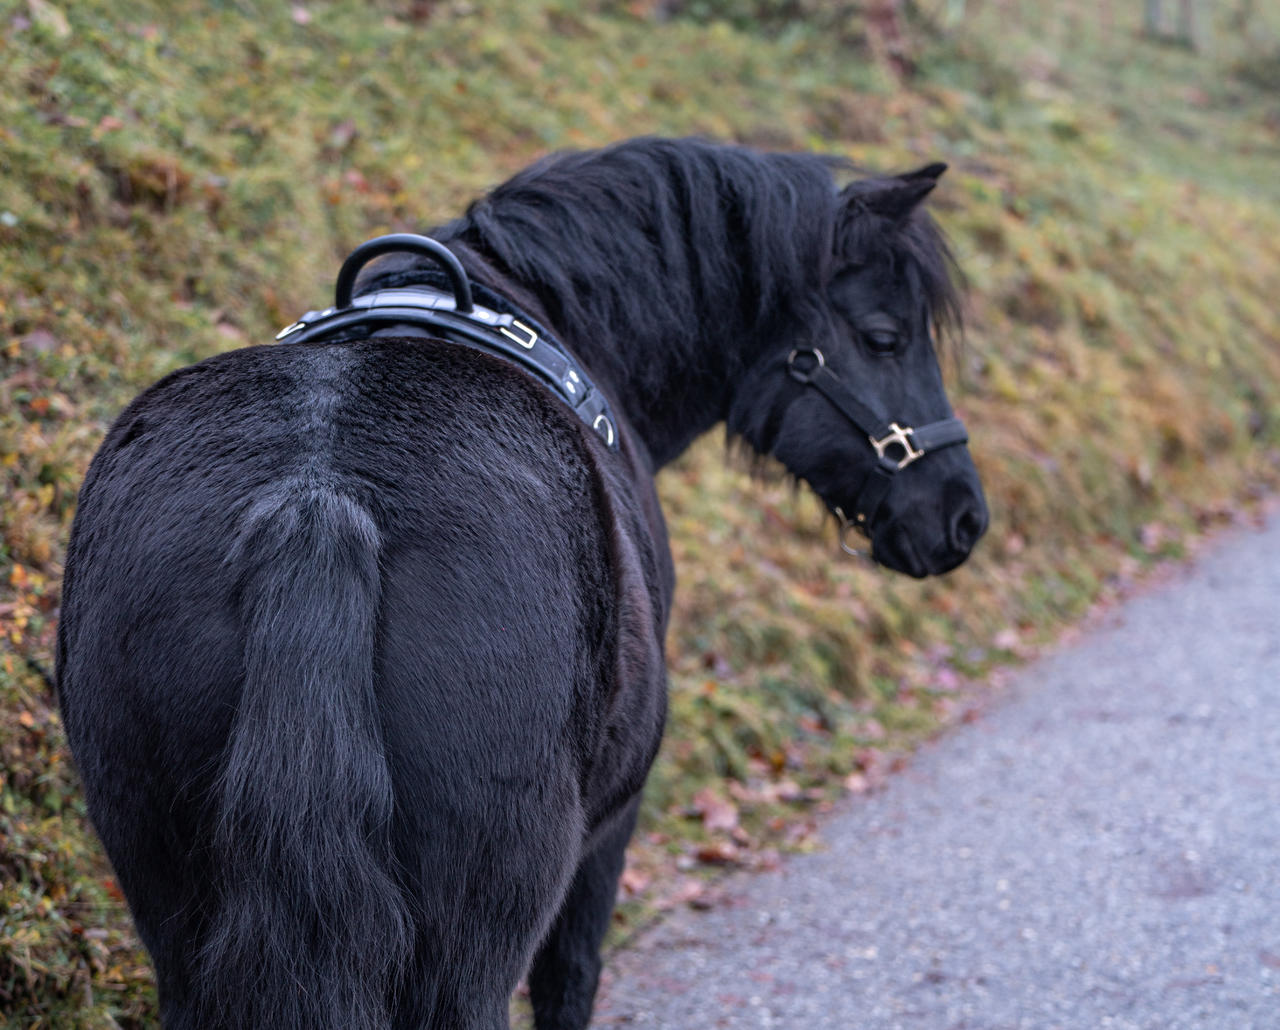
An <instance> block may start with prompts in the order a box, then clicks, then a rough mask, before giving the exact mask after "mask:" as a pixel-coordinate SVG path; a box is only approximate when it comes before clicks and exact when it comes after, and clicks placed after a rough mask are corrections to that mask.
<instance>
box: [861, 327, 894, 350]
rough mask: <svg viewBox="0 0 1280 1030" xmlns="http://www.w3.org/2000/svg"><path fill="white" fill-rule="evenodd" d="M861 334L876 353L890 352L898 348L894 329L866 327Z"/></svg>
mask: <svg viewBox="0 0 1280 1030" xmlns="http://www.w3.org/2000/svg"><path fill="white" fill-rule="evenodd" d="M863 336H864V337H865V338H866V341H867V344H868V345H869V346H870V347H871V349H872V350H873V351H875V352H876V353H877V354H892V353H893V352H894V351H896V350H897V349H898V340H899V336H898V333H897V330H895V329H883V328H877V329H868V330H867V331H866V332H865V333H864V334H863Z"/></svg>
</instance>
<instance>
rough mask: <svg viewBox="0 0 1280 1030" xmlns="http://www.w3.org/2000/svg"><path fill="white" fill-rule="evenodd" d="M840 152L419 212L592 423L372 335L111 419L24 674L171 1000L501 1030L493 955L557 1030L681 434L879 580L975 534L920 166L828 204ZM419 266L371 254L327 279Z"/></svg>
mask: <svg viewBox="0 0 1280 1030" xmlns="http://www.w3.org/2000/svg"><path fill="white" fill-rule="evenodd" d="M834 164H835V163H834V162H832V161H831V160H829V159H825V158H821V157H811V156H797V155H784V154H761V153H756V152H753V151H751V150H748V149H743V148H738V147H729V146H717V145H713V144H710V143H706V142H701V141H688V140H684V141H669V140H639V141H634V142H630V143H625V144H622V145H619V146H615V147H612V148H609V149H606V150H601V151H596V152H590V153H581V154H569V155H560V156H555V157H551V158H548V159H547V160H544V161H542V162H541V163H539V164H537V165H535V166H534V167H532V168H530V169H528V170H527V171H525V172H523V173H521V174H520V175H517V176H516V177H515V178H514V179H512V180H511V181H510V182H508V183H506V184H505V185H503V186H500V187H498V188H497V189H496V190H494V191H493V192H492V193H491V194H489V195H488V196H487V197H485V198H484V199H482V200H480V201H478V202H476V203H475V204H474V205H473V206H472V207H471V209H470V210H469V211H468V213H467V214H466V216H465V217H463V218H462V219H460V220H458V221H456V222H454V223H452V224H449V225H447V226H444V227H443V228H441V229H439V230H437V231H436V232H435V233H433V235H434V237H435V238H436V239H437V240H439V241H442V242H443V243H445V244H447V246H448V248H449V249H450V250H451V251H452V252H453V254H455V255H456V256H457V257H458V258H460V259H461V262H462V264H463V265H464V266H465V268H466V270H467V272H468V273H469V275H470V277H471V278H472V279H474V280H475V281H476V283H477V284H478V285H479V286H480V287H487V291H486V292H485V293H483V294H482V297H490V298H492V303H493V304H494V305H505V306H506V307H507V310H508V312H516V313H518V314H519V315H520V316H521V318H522V319H523V320H524V322H523V323H522V324H524V325H525V328H526V329H527V328H528V326H530V325H535V326H539V327H545V328H544V330H543V331H546V330H549V331H550V333H551V334H552V335H554V336H555V337H558V339H559V341H560V343H561V345H562V346H563V348H564V352H565V353H566V354H569V355H572V356H573V357H574V358H576V361H577V363H578V364H577V367H579V368H580V369H581V370H583V372H584V373H585V376H586V377H587V378H588V379H589V380H590V381H592V382H593V383H594V385H595V387H596V389H598V390H599V391H600V395H601V397H602V398H603V399H604V400H606V401H607V404H608V408H609V410H610V412H611V413H612V421H613V423H616V436H615V435H614V434H613V433H612V432H609V433H605V432H601V431H599V430H601V425H600V424H599V423H598V422H597V424H596V426H595V429H596V430H597V431H593V429H592V426H591V425H589V424H588V423H586V422H584V421H583V420H581V419H580V418H578V417H576V415H575V412H574V411H573V410H572V409H571V408H570V407H569V405H568V404H566V403H565V402H564V401H563V400H562V399H561V398H560V397H558V396H556V395H555V394H554V393H553V392H552V391H551V390H550V389H548V388H547V386H546V385H545V384H544V383H543V382H541V381H539V379H538V378H537V377H535V376H533V375H530V374H529V372H527V371H526V370H525V369H524V368H522V367H521V366H519V365H518V364H516V363H513V362H511V361H508V360H505V359H504V358H502V357H500V356H494V355H493V354H490V353H485V352H482V351H481V350H477V349H475V348H473V347H469V346H463V345H460V344H459V343H456V342H445V341H442V340H437V339H423V338H421V335H420V334H419V335H416V336H415V335H407V334H397V333H395V332H394V331H393V332H390V333H387V332H381V333H377V334H373V335H368V334H365V335H364V336H363V338H358V339H357V338H332V337H331V338H328V339H323V340H316V341H312V342H303V343H298V344H294V345H291V346H283V345H280V346H265V347H250V348H247V349H244V350H238V351H233V352H231V353H227V354H222V355H219V356H217V357H214V358H211V359H209V360H207V361H203V362H201V363H200V364H198V365H194V366H192V367H190V368H185V369H182V370H181V371H178V372H175V373H174V374H172V375H170V376H168V377H166V378H165V379H163V380H162V381H160V382H159V383H157V384H156V385H155V386H153V387H151V388H150V389H149V390H147V391H146V392H145V393H144V394H142V396H140V397H139V398H138V399H137V400H136V401H134V403H133V404H132V405H130V407H129V408H128V409H127V410H126V411H125V412H124V413H123V414H122V415H121V416H120V418H119V419H118V420H117V422H116V423H115V425H114V426H113V427H112V429H111V431H110V432H109V434H108V435H107V438H106V440H105V441H104V443H103V445H102V448H101V450H100V451H99V452H98V454H97V456H96V458H95V459H94V462H93V465H92V467H91V468H90V470H89V473H88V476H87V477H86V479H85V483H84V488H83V490H82V491H81V495H80V508H79V512H78V514H77V517H76V522H75V527H74V530H73V532H72V538H71V545H70V550H69V553H68V557H67V566H66V582H65V587H64V601H63V609H62V622H61V625H60V627H59V638H58V662H59V689H60V696H61V703H62V708H63V713H64V717H65V722H66V727H67V732H68V734H69V736H70V740H71V744H72V748H73V750H74V753H75V757H76V761H77V763H78V765H79V768H80V771H81V773H82V774H83V777H84V782H85V789H86V792H87V794H88V801H89V810H90V813H91V815H92V817H93V821H94V823H95V825H96V827H97V830H98V832H99V833H100V834H101V836H102V840H103V842H104V844H105V845H106V849H107V852H108V854H109V856H110V858H111V861H112V863H113V864H114V866H115V869H116V872H117V874H118V876H119V880H120V883H121V886H122V887H123V889H124V891H125V894H126V895H127V897H128V899H129V904H130V907H131V909H132V912H133V916H134V919H135V921H136V923H137V925H138V929H139V931H140V933H141V935H142V939H143V941H144V943H145V944H146V946H147V949H148V950H149V951H150V953H151V956H152V958H153V959H154V961H155V966H156V972H157V975H158V979H159V985H160V999H161V1008H162V1016H163V1019H164V1022H165V1025H166V1026H167V1027H169V1028H171V1030H177V1028H197V1027H198V1028H202V1030H214V1028H245V1030H248V1028H255V1030H262V1028H273V1030H275V1028H320V1027H324V1028H330V1027H343V1028H344V1030H372V1028H397V1030H401V1028H403V1030H408V1028H428V1027H429V1028H439V1030H497V1028H500V1027H506V1026H507V1025H508V1017H507V1007H508V1000H509V996H510V993H511V991H512V989H513V987H514V986H515V984H516V983H517V981H518V980H519V978H520V976H521V975H522V974H524V973H526V972H527V973H528V977H529V985H530V990H531V992H532V997H533V1005H534V1010H535V1012H536V1016H537V1025H538V1027H539V1030H549V1028H582V1027H585V1026H586V1025H587V1023H588V1021H589V1018H590V1012H591V1005H592V1000H593V996H594V993H595V989H596V982H597V978H598V974H599V969H600V962H599V957H598V949H599V944H600V940H601V938H602V936H603V934H604V932H605V929H606V926H607V924H608V922H609V917H610V911H611V909H612V906H613V901H614V892H615V887H616V883H617V879H618V875H619V872H620V870H621V868H622V863H623V850H624V847H625V845H626V842H627V839H628V837H629V836H630V834H631V832H632V829H633V826H634V823H635V816H636V806H637V799H638V797H639V794H640V790H641V787H642V785H643V783H644V779H645V776H646V773H647V771H648V769H649V766H650V763H651V762H652V760H653V757H654V753H655V752H656V750H657V748H658V742H659V738H660V736H661V732H662V725H663V718H664V711H665V670H664V661H663V637H664V633H665V629H666V621H667V613H668V610H669V604H670V600H671V593H672V589H673V583H674V577H673V573H672V569H671V560H670V555H669V551H668V547H667V541H666V533H665V529H664V527H663V521H662V515H661V512H660V511H659V508H658V501H657V497H656V495H655V492H654V483H653V476H654V473H655V472H656V470H657V469H658V468H659V467H660V466H662V465H663V464H665V463H667V462H669V461H671V460H672V459H673V458H675V457H676V455H678V454H679V453H680V452H681V451H682V450H683V449H684V448H685V447H686V446H687V445H688V444H689V442H690V441H691V440H693V439H694V438H695V437H696V436H698V435H699V434H700V433H702V432H704V431H706V430H707V429H709V428H711V427H712V426H714V425H715V424H716V423H718V422H721V421H725V422H727V423H728V428H729V431H730V432H731V433H733V434H736V435H738V436H740V437H741V438H743V439H744V440H746V441H747V442H748V443H749V444H750V445H751V446H752V447H753V448H755V449H756V450H757V451H759V452H760V453H762V454H770V455H773V456H775V457H777V458H778V459H780V460H781V461H782V462H783V463H784V464H785V465H786V466H787V468H788V469H789V470H790V471H791V472H792V473H794V474H795V475H796V476H797V477H799V478H801V479H804V480H805V481H807V482H808V483H809V484H810V485H811V486H812V487H813V489H814V490H815V491H816V492H817V493H818V494H819V496H821V497H822V499H823V500H824V501H825V502H826V503H827V504H828V505H829V506H830V507H831V508H832V510H833V511H836V512H838V513H839V514H840V516H841V517H842V518H843V519H845V528H846V529H848V528H852V527H857V528H859V529H862V530H863V531H864V532H865V533H867V534H868V535H869V537H870V541H871V543H870V549H871V554H872V556H873V557H874V558H875V559H876V560H877V561H879V562H881V563H883V564H884V565H886V566H889V567H891V568H895V569H899V570H901V571H904V572H906V573H909V574H910V575H913V576H923V575H927V574H933V573H941V572H944V571H946V570H948V569H950V568H952V567H953V566H955V565H957V564H959V563H960V562H961V561H963V560H964V558H965V557H966V556H967V555H968V553H969V551H970V549H971V548H972V547H973V545H974V543H975V542H976V541H977V539H978V537H979V536H981V534H982V533H983V531H984V530H985V528H986V519H987V516H986V509H985V507H984V503H983V499H982V491H981V487H980V485H979V482H978V478H977V475H976V472H975V470H974V467H973V464H972V462H971V461H970V458H969V456H968V452H967V450H966V449H965V448H964V447H963V446H959V444H960V443H962V442H963V440H964V433H963V428H962V427H960V425H959V423H958V422H957V421H956V420H955V419H953V418H951V417H950V408H949V406H948V403H947V400H946V397H945V395H944V392H943V388H942V383H941V378H940V375H939V371H938V365H937V358H936V356H935V354H934V349H933V339H932V337H933V328H932V327H933V326H934V325H941V326H942V327H944V328H945V326H946V324H947V323H949V322H952V321H953V320H954V316H955V315H956V296H955V293H954V292H953V288H952V285H951V281H950V279H949V275H948V273H949V257H948V254H947V250H946V247H945V245H944V242H943V240H942V238H941V236H940V234H939V232H938V230H937V229H936V227H935V226H934V223H933V222H932V221H931V220H930V219H929V218H928V216H927V215H926V214H924V213H923V212H922V211H920V210H918V209H917V208H918V205H919V203H920V201H921V200H922V199H923V198H924V196H925V195H926V194H927V193H928V192H929V190H930V189H932V188H933V186H934V185H935V181H936V179H937V177H938V175H939V174H941V172H942V171H943V170H944V166H942V165H931V166H929V167H927V168H924V169H921V170H920V171H918V172H915V173H911V174H908V175H903V176H898V177H892V178H879V179H871V180H865V181H860V182H855V183H853V184H852V185H850V186H848V187H847V188H845V189H844V190H843V191H838V190H837V188H836V186H835V185H834V183H833V177H832V174H833V167H834ZM415 282H422V283H428V284H430V283H436V284H438V282H439V276H438V275H437V274H435V272H434V269H433V268H431V267H430V266H429V265H428V264H427V263H424V262H422V261H420V260H417V259H410V260H406V259H405V258H404V257H403V256H401V257H394V258H384V259H383V260H382V261H381V262H379V263H377V264H375V265H372V266H370V269H369V271H367V272H366V273H365V274H364V275H363V277H362V280H361V282H359V283H358V284H357V287H356V291H355V292H356V294H357V297H359V296H360V295H366V296H367V295H369V291H370V290H371V289H383V288H386V287H388V286H393V287H404V286H406V285H412V284H414V283H415ZM529 331H530V333H531V334H532V332H533V330H529ZM523 345H524V344H522V346H523ZM890 419H892V421H889V420H890ZM924 423H929V424H928V425H925V424H924ZM606 428H610V429H612V424H610V425H609V426H608V427H606ZM917 459H919V460H917Z"/></svg>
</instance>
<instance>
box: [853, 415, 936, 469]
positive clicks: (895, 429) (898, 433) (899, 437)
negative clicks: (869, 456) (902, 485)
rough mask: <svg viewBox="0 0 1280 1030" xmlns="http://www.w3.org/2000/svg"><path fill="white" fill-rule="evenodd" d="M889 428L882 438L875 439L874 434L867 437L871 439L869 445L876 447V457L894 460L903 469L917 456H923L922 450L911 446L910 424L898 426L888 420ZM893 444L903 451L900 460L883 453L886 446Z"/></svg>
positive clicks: (911, 432)
mask: <svg viewBox="0 0 1280 1030" xmlns="http://www.w3.org/2000/svg"><path fill="white" fill-rule="evenodd" d="M889 429H890V430H891V432H889V433H887V434H886V435H885V436H884V437H883V439H880V440H877V439H876V438H875V437H874V436H868V437H867V439H868V440H870V441H871V446H872V447H874V448H875V449H876V457H877V458H879V459H880V460H881V461H890V462H894V463H895V464H896V465H897V466H898V468H899V469H904V468H906V467H907V466H908V465H910V464H911V463H912V462H913V461H915V460H916V459H917V458H923V457H924V451H922V450H918V449H917V448H915V447H912V446H911V437H912V436H913V435H914V434H915V430H914V429H912V428H911V427H910V426H905V427H904V426H900V425H898V423H897V422H890V423H889ZM894 444H897V445H898V446H899V447H901V448H902V449H903V451H904V452H905V454H904V455H903V458H902V460H901V461H898V460H897V459H895V458H893V457H887V456H886V455H885V453H884V452H885V450H886V449H887V448H889V447H892V446H893V445H894Z"/></svg>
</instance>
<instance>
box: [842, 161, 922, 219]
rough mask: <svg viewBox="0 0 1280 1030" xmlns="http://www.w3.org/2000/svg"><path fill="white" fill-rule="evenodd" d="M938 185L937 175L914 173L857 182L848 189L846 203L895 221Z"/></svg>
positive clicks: (914, 207) (847, 205) (904, 215)
mask: <svg viewBox="0 0 1280 1030" xmlns="http://www.w3.org/2000/svg"><path fill="white" fill-rule="evenodd" d="M930 167H933V166H932V165H931V166H930ZM944 167H945V166H944ZM922 170H923V169H922ZM939 174H941V173H939ZM936 185H938V180H937V179H935V178H927V177H926V178H916V177H914V173H913V174H912V175H910V176H898V177H896V178H893V179H873V180H871V181H869V182H855V183H851V184H850V185H849V186H848V187H847V188H846V189H845V191H844V202H845V207H846V209H848V208H850V207H861V208H862V209H864V210H866V211H872V212H874V213H875V214H878V215H881V216H882V217H884V218H888V219H889V220H891V221H894V222H900V221H902V220H903V219H905V218H906V217H907V216H908V215H910V214H911V212H912V211H914V210H915V209H916V207H917V206H918V205H919V203H920V201H922V200H924V198H925V197H927V196H928V195H929V193H931V192H932V190H933V188H934V187H935V186H936Z"/></svg>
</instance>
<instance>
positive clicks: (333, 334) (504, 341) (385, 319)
mask: <svg viewBox="0 0 1280 1030" xmlns="http://www.w3.org/2000/svg"><path fill="white" fill-rule="evenodd" d="M454 298H455V294H454V293H446V292H444V291H442V290H437V289H434V288H432V287H429V286H421V285H418V286H414V287H412V288H402V289H384V290H376V291H373V292H370V293H365V294H361V295H360V296H359V297H355V298H354V299H352V300H351V302H350V305H349V306H347V307H344V308H326V309H325V310H323V311H308V312H307V313H306V314H305V315H303V316H302V317H301V318H300V319H298V321H296V322H294V323H293V324H292V325H290V326H287V327H286V328H284V329H282V330H281V331H280V333H279V334H278V335H277V336H276V339H277V340H279V341H280V342H282V343H309V342H313V341H316V340H332V339H335V338H338V337H341V336H347V337H353V338H367V337H369V336H374V335H388V334H397V335H403V336H422V337H429V338H433V339H443V340H446V341H448V342H450V343H455V344H460V345H461V346H464V347H471V348H474V349H475V350H481V351H484V352H486V353H488V354H496V355H498V356H499V357H503V358H506V359H507V360H509V361H513V362H515V363H516V364H518V365H520V366H521V367H523V368H524V369H526V370H527V371H528V372H530V373H532V374H533V375H534V376H536V377H537V378H538V379H539V380H540V381H541V382H543V383H544V384H545V385H546V386H548V387H549V388H550V389H551V391H552V392H553V393H555V395H556V396H557V397H559V398H560V399H561V400H562V401H563V402H564V403H565V404H567V405H568V406H569V407H570V408H572V409H573V411H574V413H575V414H576V415H577V416H578V418H580V419H581V420H582V421H583V422H585V423H586V424H587V425H588V426H590V427H591V428H592V429H593V430H595V432H596V433H597V434H599V436H600V438H601V439H602V440H604V442H605V445H606V446H607V447H609V449H610V450H617V449H618V431H617V423H616V422H615V421H614V418H613V414H612V412H611V411H610V410H609V405H608V402H607V401H606V400H605V398H604V395H603V394H602V393H601V392H600V391H599V390H597V389H595V387H594V386H593V385H592V383H591V381H590V379H588V378H587V374H586V372H585V371H583V369H582V367H581V366H580V365H578V363H577V362H576V361H574V360H573V358H572V357H571V356H570V355H569V353H568V352H567V351H566V350H564V349H563V348H562V347H561V346H560V345H559V343H558V341H556V340H555V339H554V337H552V336H551V335H550V334H549V333H547V331H546V330H545V329H543V328H542V326H540V325H539V324H538V323H537V322H534V321H533V319H529V318H523V317H517V316H516V315H515V314H512V313H511V311H510V310H508V311H503V312H499V311H494V310H493V309H491V308H487V307H482V306H479V305H473V306H472V307H471V308H470V310H468V311H466V312H462V311H459V310H458V309H457V306H456V302H455V299H454ZM468 299H469V295H468ZM507 306H508V307H509V305H507Z"/></svg>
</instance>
